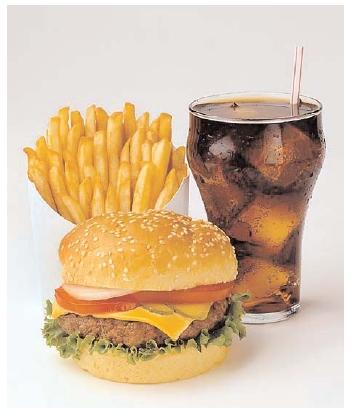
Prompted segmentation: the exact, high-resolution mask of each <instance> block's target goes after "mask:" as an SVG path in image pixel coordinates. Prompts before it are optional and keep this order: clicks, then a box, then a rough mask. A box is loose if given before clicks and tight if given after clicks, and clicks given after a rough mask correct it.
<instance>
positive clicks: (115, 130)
mask: <svg viewBox="0 0 353 416" xmlns="http://www.w3.org/2000/svg"><path fill="white" fill-rule="evenodd" d="M123 140H124V125H123V118H122V113H116V114H115V115H114V116H110V117H109V119H108V125H107V152H108V165H109V183H110V184H111V185H113V186H116V182H117V180H118V170H119V155H120V152H121V149H122V147H123Z"/></svg>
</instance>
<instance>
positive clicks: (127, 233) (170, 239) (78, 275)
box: [59, 210, 237, 291]
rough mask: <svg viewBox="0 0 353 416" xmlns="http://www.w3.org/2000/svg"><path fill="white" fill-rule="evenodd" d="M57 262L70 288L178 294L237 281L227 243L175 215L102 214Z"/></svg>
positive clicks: (66, 244)
mask: <svg viewBox="0 0 353 416" xmlns="http://www.w3.org/2000/svg"><path fill="white" fill-rule="evenodd" d="M59 257H60V261H61V263H62V265H63V274H62V277H63V280H64V283H67V284H77V285H84V286H91V287H102V288H111V289H129V290H136V291H138V290H164V291H166V290H178V289H189V288H192V287H195V286H199V285H208V284H215V283H221V282H229V281H231V280H234V279H235V277H236V273H237V260H236V257H235V254H234V250H233V247H232V245H231V244H230V241H229V238H228V237H227V236H226V235H225V234H224V232H223V231H221V230H220V229H219V228H218V227H216V226H215V225H213V224H211V223H210V222H207V221H203V220H192V219H191V218H190V217H186V216H184V215H179V214H175V213H173V212H171V211H155V210H149V211H146V212H143V213H134V212H128V213H123V212H120V213H115V214H104V215H101V216H98V217H94V218H91V219H89V220H88V221H86V222H84V223H82V224H79V225H78V226H76V227H75V228H74V229H73V230H72V231H71V232H70V233H69V234H67V235H66V236H65V237H64V239H63V240H62V242H61V244H60V248H59Z"/></svg>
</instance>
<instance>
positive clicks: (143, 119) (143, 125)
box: [136, 112, 150, 130]
mask: <svg viewBox="0 0 353 416" xmlns="http://www.w3.org/2000/svg"><path fill="white" fill-rule="evenodd" d="M136 123H137V128H138V129H146V130H147V129H148V126H149V125H150V113H148V112H145V113H143V114H142V115H141V116H140V117H139V118H138V119H137V122H136Z"/></svg>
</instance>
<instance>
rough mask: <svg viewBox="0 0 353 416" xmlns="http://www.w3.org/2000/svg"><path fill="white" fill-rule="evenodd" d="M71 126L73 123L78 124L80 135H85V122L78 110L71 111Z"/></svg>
mask: <svg viewBox="0 0 353 416" xmlns="http://www.w3.org/2000/svg"><path fill="white" fill-rule="evenodd" d="M70 118H71V128H72V127H73V126H75V125H77V124H78V125H79V126H80V137H81V136H84V135H85V123H84V121H83V118H82V116H81V113H80V112H79V111H71V115H70Z"/></svg>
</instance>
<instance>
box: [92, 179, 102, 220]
mask: <svg viewBox="0 0 353 416" xmlns="http://www.w3.org/2000/svg"><path fill="white" fill-rule="evenodd" d="M91 213H92V217H96V216H97V215H102V214H104V189H103V185H102V182H101V179H100V177H99V175H96V177H95V180H94V186H93V195H92V207H91Z"/></svg>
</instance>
